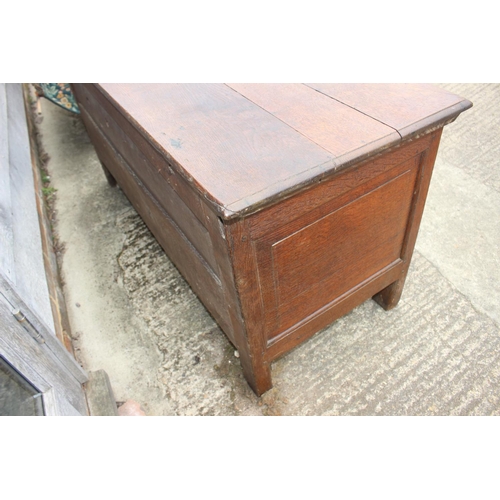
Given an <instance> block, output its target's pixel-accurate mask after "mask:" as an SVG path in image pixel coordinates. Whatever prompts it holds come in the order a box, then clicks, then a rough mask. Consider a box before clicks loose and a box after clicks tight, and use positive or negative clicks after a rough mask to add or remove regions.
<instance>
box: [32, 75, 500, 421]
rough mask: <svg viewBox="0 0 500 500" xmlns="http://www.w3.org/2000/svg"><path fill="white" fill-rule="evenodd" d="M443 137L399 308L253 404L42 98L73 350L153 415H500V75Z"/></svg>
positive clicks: (333, 330) (87, 156)
mask: <svg viewBox="0 0 500 500" xmlns="http://www.w3.org/2000/svg"><path fill="white" fill-rule="evenodd" d="M443 86H444V87H445V88H448V89H449V90H451V91H454V92H456V93H458V94H460V95H462V96H464V97H466V98H468V99H470V100H472V101H473V103H474V107H473V108H472V109H471V110H469V111H467V112H466V113H464V114H463V115H462V116H461V117H459V119H458V120H457V122H455V123H453V124H451V125H449V126H448V127H447V128H446V129H445V132H444V135H443V140H442V146H441V150H440V153H439V156H438V160H437V163H436V169H435V174H434V178H433V181H432V184H431V190H430V193H429V199H428V203H427V207H426V211H425V213H424V220H423V222H422V227H421V231H420V235H419V238H418V241H417V247H416V252H415V255H414V259H413V263H412V267H411V272H410V274H409V278H408V281H407V286H406V289H405V291H404V293H403V298H402V300H401V302H400V304H399V306H398V307H397V308H396V309H395V310H393V311H391V312H385V311H383V310H382V309H381V308H379V307H378V306H377V305H376V304H375V303H373V301H368V302H366V303H364V304H362V305H361V306H360V307H358V308H356V309H355V310H354V311H352V312H351V313H350V314H348V315H347V316H345V317H344V318H342V319H340V320H338V321H336V322H335V323H334V324H332V325H331V326H329V327H328V328H326V329H325V330H323V331H322V332H320V333H319V334H317V335H316V336H315V337H313V338H312V339H311V340H310V341H308V342H306V343H305V344H303V345H302V346H300V347H299V348H297V349H296V350H294V351H293V352H291V353H289V354H288V355H286V356H285V357H283V358H282V359H280V360H278V361H277V362H275V363H274V364H273V366H272V372H273V381H274V385H275V386H274V388H273V389H272V390H271V391H269V392H268V393H266V394H265V395H264V396H263V397H262V398H260V399H259V398H257V397H256V396H255V395H254V394H253V393H252V391H251V390H250V389H249V387H248V386H247V384H246V382H245V380H244V379H243V377H242V374H241V370H240V366H239V360H238V359H237V358H236V357H235V356H234V350H233V348H232V347H231V345H230V344H229V342H228V341H227V340H226V338H225V336H224V335H223V333H222V332H221V331H220V330H219V329H218V327H217V325H216V324H215V322H214V321H213V319H212V318H211V317H210V315H209V314H208V313H207V312H206V310H205V309H204V307H203V306H202V305H201V303H200V302H199V301H198V299H197V298H196V297H195V296H194V294H193V293H192V292H191V290H190V288H189V286H188V285H187V284H186V283H185V281H184V280H183V279H182V278H181V277H180V275H179V274H178V272H177V271H176V269H175V268H174V266H173V265H172V264H171V263H170V261H169V260H168V259H167V257H166V256H165V254H164V253H163V251H162V250H161V248H160V247H159V245H158V244H157V243H156V241H155V240H154V238H153V237H152V236H151V234H150V233H149V231H148V230H147V228H146V227H145V226H144V224H143V223H142V221H141V219H140V218H139V217H138V216H137V214H136V212H135V211H134V210H133V209H132V208H131V206H130V204H129V203H128V201H127V200H126V198H125V197H124V196H123V194H122V193H121V191H120V190H118V189H112V188H110V187H108V185H107V183H106V181H105V179H104V176H103V174H102V172H101V169H100V165H99V163H98V160H97V158H96V156H95V153H94V150H93V147H92V145H91V144H90V141H89V139H88V137H87V134H86V132H85V129H84V127H83V125H82V123H81V122H80V120H79V119H78V118H77V117H75V116H73V115H70V114H69V113H67V112H66V111H64V110H62V109H59V108H57V107H55V106H54V105H52V104H51V103H48V102H47V101H43V102H42V106H43V116H44V120H43V122H42V125H41V131H42V134H43V143H44V147H45V149H46V151H47V152H48V154H49V155H50V158H51V159H50V161H49V163H48V169H49V171H50V175H51V182H52V185H53V186H54V187H55V188H56V189H57V201H56V209H57V226H56V230H57V233H58V236H59V239H60V241H61V242H62V243H63V244H64V246H65V251H64V253H63V256H62V273H63V277H64V281H65V286H64V291H65V294H66V298H67V302H68V308H69V314H70V320H71V323H72V328H73V334H74V336H75V345H76V347H77V353H78V356H79V357H80V359H81V361H82V362H83V364H84V366H85V367H86V368H87V369H88V370H92V371H94V370H99V369H104V370H105V371H106V372H107V373H108V375H109V377H110V380H111V384H112V386H113V390H114V393H115V396H116V398H117V400H118V401H125V400H126V399H134V400H136V401H138V402H139V403H140V404H141V405H142V407H143V408H144V409H145V410H146V412H147V413H148V414H149V415H491V414H494V415H498V414H500V392H499V382H500V326H499V324H500V196H499V194H500V168H499V158H500V139H499V137H500V134H499V133H500V126H499V124H500V85H498V84H447V85H443Z"/></svg>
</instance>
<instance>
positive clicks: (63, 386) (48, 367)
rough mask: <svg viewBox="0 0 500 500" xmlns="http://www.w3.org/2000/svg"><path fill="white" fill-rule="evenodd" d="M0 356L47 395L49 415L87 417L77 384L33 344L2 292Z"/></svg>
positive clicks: (41, 347) (45, 351)
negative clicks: (79, 415)
mask: <svg viewBox="0 0 500 500" xmlns="http://www.w3.org/2000/svg"><path fill="white" fill-rule="evenodd" d="M0 292H1V290H0ZM54 340H55V339H54ZM0 355H1V356H2V357H3V358H4V359H6V360H7V361H8V362H9V363H10V364H11V365H12V366H13V367H14V368H15V369H16V370H17V371H18V372H20V373H22V374H23V376H24V377H25V378H27V379H28V380H29V381H30V382H31V383H32V384H33V385H34V386H35V387H36V388H37V389H38V390H39V391H40V392H42V393H47V394H48V398H47V399H48V402H49V403H50V405H49V408H48V409H49V410H50V413H49V414H59V415H74V414H81V415H86V414H87V407H86V401H85V395H84V393H83V389H82V386H81V384H80V383H79V382H78V380H76V379H75V378H73V377H72V376H71V375H70V374H68V372H67V371H66V370H65V369H64V368H63V367H62V365H61V364H60V363H59V362H58V361H57V360H56V359H54V356H53V355H52V353H51V351H50V350H49V349H48V348H47V346H46V345H45V344H39V343H37V341H36V340H34V339H33V338H32V337H30V335H29V334H28V332H27V331H26V330H25V329H24V328H23V327H22V326H21V325H20V324H19V323H18V322H17V321H16V319H14V316H13V315H12V313H11V310H10V307H9V305H8V303H7V302H6V301H5V299H4V296H3V294H2V293H0ZM46 410H47V408H46Z"/></svg>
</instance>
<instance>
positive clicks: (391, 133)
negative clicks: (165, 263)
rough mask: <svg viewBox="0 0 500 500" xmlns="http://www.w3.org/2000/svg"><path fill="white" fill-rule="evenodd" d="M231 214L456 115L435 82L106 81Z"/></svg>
mask: <svg viewBox="0 0 500 500" xmlns="http://www.w3.org/2000/svg"><path fill="white" fill-rule="evenodd" d="M96 87H97V88H98V89H99V90H100V91H101V92H102V93H103V94H104V95H105V96H106V97H107V98H108V99H109V100H110V101H111V102H112V103H113V104H114V105H115V106H116V107H117V109H118V110H119V111H120V112H121V113H123V114H124V115H125V116H126V117H127V119H128V120H130V122H131V123H132V124H134V126H135V127H136V128H137V130H138V131H139V132H140V133H141V134H143V135H144V136H145V137H146V138H147V139H148V140H149V141H150V142H151V143H152V144H153V145H154V147H155V148H157V149H158V150H159V151H160V152H161V153H162V154H164V155H165V157H166V158H167V160H168V161H169V163H170V164H171V165H172V167H173V168H175V169H176V170H177V171H178V172H179V174H180V175H182V176H183V177H184V178H186V179H187V180H188V181H189V182H190V183H191V185H192V186H193V188H194V189H195V190H197V191H198V192H199V193H200V194H201V195H202V196H204V197H206V198H207V199H208V200H209V201H210V202H211V203H212V204H213V205H214V206H215V207H216V209H217V210H218V212H219V213H220V215H221V216H222V217H223V218H225V219H231V218H233V217H237V216H241V215H243V214H248V213H252V212H254V211H256V210H259V209H260V208H262V207H265V206H267V205H269V204H272V203H274V202H275V201H276V200H278V199H280V198H281V197H283V196H286V195H288V194H290V193H293V192H295V191H297V190H299V189H301V188H302V187H304V186H306V185H308V184H310V183H312V182H314V181H315V180H317V179H319V178H321V177H323V176H326V175H329V174H331V173H332V172H335V171H338V170H340V169H342V168H345V167H346V166H348V165H350V164H352V163H353V162H356V161H359V160H362V159H364V158H367V157H369V156H372V155H374V154H377V153H378V152H380V151H382V150H383V149H385V148H388V147H391V146H395V145H397V144H399V143H400V142H402V141H403V140H405V139H408V138H410V137H412V136H416V135H418V134H421V133H425V132H426V131H428V130H430V129H432V128H433V127H436V126H442V125H443V124H445V123H447V122H450V121H452V120H454V119H455V118H456V117H457V116H458V115H459V114H460V113H461V112H462V111H464V110H466V109H468V108H469V107H470V106H471V105H472V104H471V103H470V102H469V101H468V100H466V99H463V98H462V97H460V96H457V95H455V94H451V93H449V92H446V91H444V90H442V89H440V88H438V87H436V86H433V85H428V84H325V83H316V84H224V83H220V84H217V83H213V84H212V83H210V84H194V83H193V84H176V83H170V84H98V85H96Z"/></svg>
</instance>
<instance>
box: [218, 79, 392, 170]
mask: <svg viewBox="0 0 500 500" xmlns="http://www.w3.org/2000/svg"><path fill="white" fill-rule="evenodd" d="M226 85H228V86H229V87H231V88H232V89H234V90H236V91H237V92H238V93H240V94H241V95H243V96H245V97H246V98H247V99H249V100H250V101H252V102H254V103H255V104H257V105H258V106H260V107H261V108H263V109H265V110H266V111H268V112H269V113H271V114H272V115H274V116H276V117H277V118H279V119H280V120H282V121H283V122H285V123H286V124H287V125H290V127H292V128H293V129H295V130H297V132H299V133H301V134H302V135H304V136H305V137H307V138H308V139H311V140H312V141H313V142H315V143H316V144H318V145H320V146H321V147H323V148H325V149H326V150H327V151H329V152H330V153H332V154H333V156H335V157H336V158H337V159H338V160H339V163H342V158H343V157H348V156H349V155H352V154H355V155H356V157H360V156H363V155H364V154H367V153H370V152H373V151H375V150H380V149H383V148H385V147H388V146H391V145H394V144H396V143H398V142H399V141H400V136H399V134H398V133H397V132H396V131H395V130H394V129H393V128H391V127H388V126H387V125H384V124H383V123H381V122H380V121H378V120H375V119H373V118H371V117H370V116H367V115H365V114H363V113H361V112H359V111H357V110H355V109H353V108H351V107H349V106H346V105H345V104H342V103H341V102H339V101H336V100H334V99H331V98H330V97H328V96H326V95H324V94H322V93H320V92H317V91H316V90H314V89H312V88H310V87H308V86H306V85H303V84H300V83H227V84H226Z"/></svg>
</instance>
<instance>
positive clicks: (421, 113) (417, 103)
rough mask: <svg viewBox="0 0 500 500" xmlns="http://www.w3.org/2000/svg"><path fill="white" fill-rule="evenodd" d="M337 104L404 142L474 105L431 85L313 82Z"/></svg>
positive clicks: (315, 86) (314, 86)
mask: <svg viewBox="0 0 500 500" xmlns="http://www.w3.org/2000/svg"><path fill="white" fill-rule="evenodd" d="M308 86H309V87H310V88H313V89H315V90H317V91H319V92H321V93H322V94H324V95H327V96H329V97H331V98H333V99H335V100H336V101H338V102H341V103H343V104H346V105H347V106H350V107H352V108H355V109H357V110H359V111H360V112H361V113H366V114H367V115H369V116H371V117H373V118H374V119H376V120H379V121H380V122H381V123H385V124H386V125H388V126H389V127H392V128H393V129H395V130H397V131H398V132H399V134H400V135H401V137H402V138H403V139H405V138H407V136H409V135H411V134H414V133H417V132H419V131H422V130H423V129H424V128H425V127H429V126H430V125H432V124H433V122H434V125H436V124H437V122H439V121H441V122H442V123H443V122H444V121H446V120H448V119H453V118H456V116H458V114H459V113H461V112H462V111H465V110H466V109H468V108H470V107H471V106H472V103H471V102H470V101H468V100H467V99H464V98H462V97H460V96H458V95H456V94H452V93H451V92H447V91H446V90H443V89H440V88H439V87H438V86H436V85H432V84H428V83H417V84H409V83H354V84H353V83H310V84H308Z"/></svg>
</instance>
